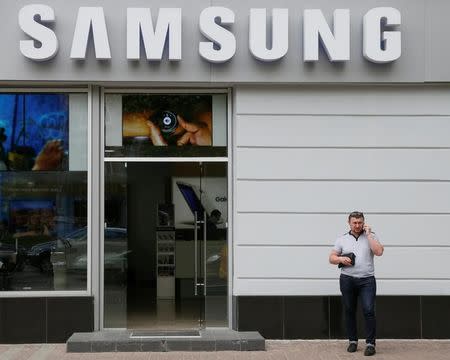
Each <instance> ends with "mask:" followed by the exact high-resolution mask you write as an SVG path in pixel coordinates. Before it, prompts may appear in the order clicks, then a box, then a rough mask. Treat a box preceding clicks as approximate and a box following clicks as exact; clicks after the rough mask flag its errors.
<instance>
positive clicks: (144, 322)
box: [104, 162, 228, 330]
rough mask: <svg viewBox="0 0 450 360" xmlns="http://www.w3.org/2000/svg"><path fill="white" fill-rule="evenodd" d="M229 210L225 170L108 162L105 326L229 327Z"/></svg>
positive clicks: (181, 164)
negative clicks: (227, 246)
mask: <svg viewBox="0 0 450 360" xmlns="http://www.w3.org/2000/svg"><path fill="white" fill-rule="evenodd" d="M227 209H228V208H227V166H226V163H224V164H221V163H211V164H200V163H185V162H171V163H160V162H155V163H151V162H150V163H148V162H128V163H122V162H121V163H117V162H106V163H105V223H106V224H105V225H106V226H105V242H104V259H105V261H104V273H105V277H104V278H105V285H104V286H105V297H104V299H105V303H104V307H105V313H104V314H105V322H104V324H105V325H104V326H105V327H106V328H129V329H160V330H167V329H198V328H199V327H203V326H226V325H227V305H226V304H227V265H226V264H227V248H226V243H227V241H226V240H227V228H226V223H227V218H228V214H227ZM205 217H206V227H205V223H204V219H205ZM205 235H206V241H205ZM205 283H206V285H205ZM205 287H206V296H205Z"/></svg>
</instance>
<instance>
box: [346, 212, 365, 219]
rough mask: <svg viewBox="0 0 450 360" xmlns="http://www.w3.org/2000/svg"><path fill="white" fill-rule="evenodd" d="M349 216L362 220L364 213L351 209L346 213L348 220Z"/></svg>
mask: <svg viewBox="0 0 450 360" xmlns="http://www.w3.org/2000/svg"><path fill="white" fill-rule="evenodd" d="M351 218H355V219H363V220H364V214H363V213H362V212H361V211H352V212H351V213H350V214H349V215H348V221H350V219H351Z"/></svg>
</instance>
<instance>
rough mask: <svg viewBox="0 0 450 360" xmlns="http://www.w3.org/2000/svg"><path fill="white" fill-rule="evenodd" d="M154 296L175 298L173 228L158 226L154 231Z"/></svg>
mask: <svg viewBox="0 0 450 360" xmlns="http://www.w3.org/2000/svg"><path fill="white" fill-rule="evenodd" d="M156 259H157V263H156V271H157V284H156V289H157V293H156V297H157V298H158V299H174V298H175V229H174V228H159V229H157V231H156Z"/></svg>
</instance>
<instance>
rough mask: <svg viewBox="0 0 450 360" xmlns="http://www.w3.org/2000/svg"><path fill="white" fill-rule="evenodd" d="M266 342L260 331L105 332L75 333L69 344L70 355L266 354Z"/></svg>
mask: <svg viewBox="0 0 450 360" xmlns="http://www.w3.org/2000/svg"><path fill="white" fill-rule="evenodd" d="M265 349H266V345H265V340H264V338H263V337H262V336H261V335H260V334H259V333H258V332H256V331H241V332H239V331H234V330H229V329H214V328H211V329H205V330H199V331H196V330H194V331H188V332H187V331H178V332H175V331H144V330H138V331H136V330H105V331H96V332H90V333H74V334H73V335H72V336H71V337H70V338H69V340H67V344H66V350H67V352H70V353H91V352H168V351H227V350H229V351H263V350H265Z"/></svg>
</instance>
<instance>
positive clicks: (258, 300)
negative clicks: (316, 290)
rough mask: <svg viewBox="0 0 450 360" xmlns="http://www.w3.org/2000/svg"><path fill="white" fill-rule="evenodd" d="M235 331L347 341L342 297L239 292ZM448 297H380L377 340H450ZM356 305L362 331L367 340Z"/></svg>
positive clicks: (449, 300) (273, 336) (235, 300)
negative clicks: (244, 294)
mask: <svg viewBox="0 0 450 360" xmlns="http://www.w3.org/2000/svg"><path fill="white" fill-rule="evenodd" d="M233 302H234V304H236V322H235V324H236V330H239V331H258V332H259V333H260V334H261V335H262V336H264V337H265V338H266V339H345V338H346V334H345V325H344V313H343V310H342V302H341V297H340V296H237V297H235V298H234V299H233ZM448 309H450V296H377V301H376V314H377V338H381V339H382V338H385V339H450V311H448ZM363 325H364V319H363V316H362V312H361V310H360V309H358V333H359V337H360V338H361V339H364V330H363Z"/></svg>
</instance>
